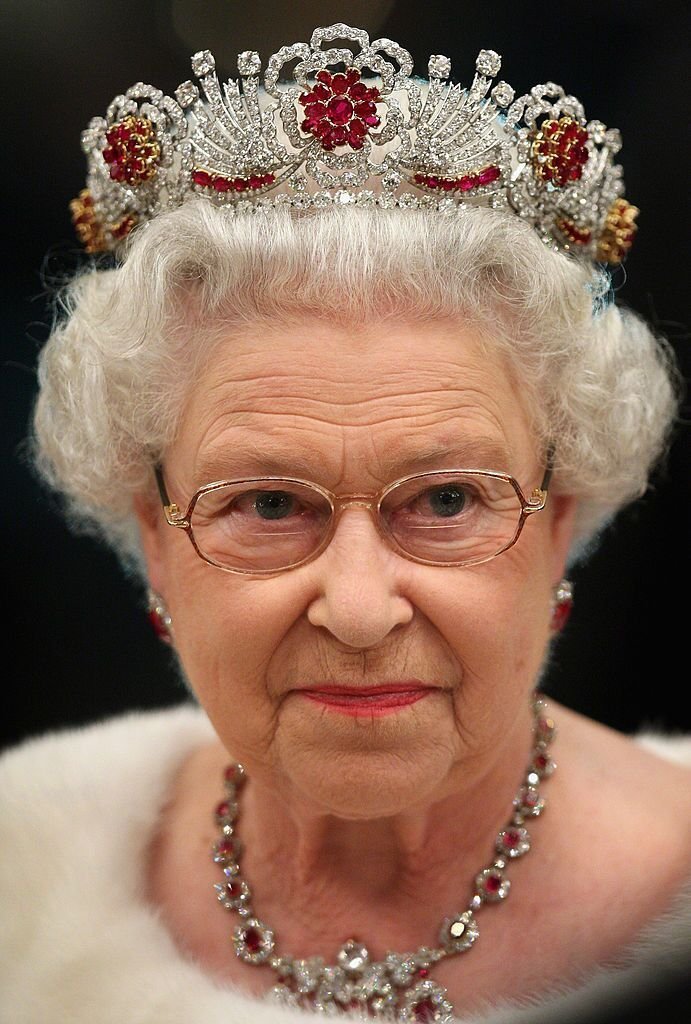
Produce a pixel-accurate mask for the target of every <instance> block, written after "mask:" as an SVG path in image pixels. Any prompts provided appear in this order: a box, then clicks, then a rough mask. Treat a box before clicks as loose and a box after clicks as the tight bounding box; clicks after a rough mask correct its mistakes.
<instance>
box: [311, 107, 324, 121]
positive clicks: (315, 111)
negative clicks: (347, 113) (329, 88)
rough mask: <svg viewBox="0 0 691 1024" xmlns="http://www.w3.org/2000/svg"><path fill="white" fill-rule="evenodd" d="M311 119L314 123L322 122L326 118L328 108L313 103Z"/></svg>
mask: <svg viewBox="0 0 691 1024" xmlns="http://www.w3.org/2000/svg"><path fill="white" fill-rule="evenodd" d="M309 117H310V119H311V120H313V121H321V119H322V118H323V117H326V107H325V106H324V104H323V103H313V104H312V106H311V107H310V109H309Z"/></svg>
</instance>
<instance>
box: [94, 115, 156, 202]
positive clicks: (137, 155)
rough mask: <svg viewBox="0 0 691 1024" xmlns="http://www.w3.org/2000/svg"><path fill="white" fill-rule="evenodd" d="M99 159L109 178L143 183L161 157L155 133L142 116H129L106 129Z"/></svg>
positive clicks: (125, 183)
mask: <svg viewBox="0 0 691 1024" xmlns="http://www.w3.org/2000/svg"><path fill="white" fill-rule="evenodd" d="M106 142H107V143H108V144H107V146H106V147H105V149H104V150H103V159H104V160H105V162H106V163H107V164H108V166H109V168H110V176H111V178H112V179H113V181H119V182H121V184H124V185H134V186H137V185H143V184H144V182H145V181H149V180H150V179H151V178H153V177H154V175H155V174H156V172H157V170H158V162H159V160H160V159H161V147H160V146H159V144H158V142H157V141H156V132H155V131H154V126H153V124H152V122H151V121H149V119H148V118H146V117H134V116H133V115H131V114H130V115H129V116H128V117H126V118H124V119H123V120H122V121H117V122H116V123H115V124H114V125H112V126H111V127H110V128H109V129H108V131H107V132H106Z"/></svg>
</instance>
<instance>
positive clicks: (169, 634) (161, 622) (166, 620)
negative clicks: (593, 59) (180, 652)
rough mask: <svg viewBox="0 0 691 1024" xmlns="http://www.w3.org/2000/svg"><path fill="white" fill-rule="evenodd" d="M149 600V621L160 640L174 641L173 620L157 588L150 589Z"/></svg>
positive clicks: (170, 642) (168, 642) (169, 642)
mask: <svg viewBox="0 0 691 1024" xmlns="http://www.w3.org/2000/svg"><path fill="white" fill-rule="evenodd" d="M147 597H148V602H149V622H150V623H151V625H152V626H153V629H154V632H155V633H156V636H157V637H158V639H159V640H162V641H163V643H165V644H172V642H173V620H172V619H171V617H170V612H169V611H168V609H167V608H166V604H165V601H164V600H163V598H162V597H161V596H160V594H157V593H156V591H155V590H151V589H149V591H148V593H147Z"/></svg>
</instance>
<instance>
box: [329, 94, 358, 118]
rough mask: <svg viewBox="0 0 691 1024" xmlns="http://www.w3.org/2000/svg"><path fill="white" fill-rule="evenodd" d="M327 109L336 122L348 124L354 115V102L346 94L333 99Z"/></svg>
mask: <svg viewBox="0 0 691 1024" xmlns="http://www.w3.org/2000/svg"><path fill="white" fill-rule="evenodd" d="M326 109H327V111H328V115H329V117H330V118H331V120H332V122H333V123H334V124H347V123H348V121H350V119H351V117H352V116H353V104H352V103H351V102H350V100H347V99H346V98H345V96H339V97H337V98H335V99H333V100H331V102H330V103H329V105H328V106H327V108H326Z"/></svg>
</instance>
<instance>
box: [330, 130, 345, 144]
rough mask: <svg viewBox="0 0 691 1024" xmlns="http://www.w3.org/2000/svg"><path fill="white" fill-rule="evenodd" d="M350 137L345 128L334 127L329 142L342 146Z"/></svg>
mask: <svg viewBox="0 0 691 1024" xmlns="http://www.w3.org/2000/svg"><path fill="white" fill-rule="evenodd" d="M347 139H348V132H347V130H346V129H345V128H334V129H333V131H332V132H331V133H330V135H329V142H333V144H334V146H342V145H343V144H344V142H346V141H347Z"/></svg>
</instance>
